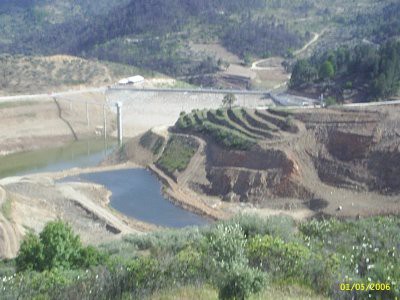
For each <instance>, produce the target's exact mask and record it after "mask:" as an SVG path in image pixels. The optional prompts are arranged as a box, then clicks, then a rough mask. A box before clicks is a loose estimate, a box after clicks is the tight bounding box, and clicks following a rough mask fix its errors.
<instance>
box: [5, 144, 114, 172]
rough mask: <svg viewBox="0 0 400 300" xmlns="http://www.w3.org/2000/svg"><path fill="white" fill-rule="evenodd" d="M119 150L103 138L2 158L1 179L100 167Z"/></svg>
mask: <svg viewBox="0 0 400 300" xmlns="http://www.w3.org/2000/svg"><path fill="white" fill-rule="evenodd" d="M113 149H115V142H114V141H112V142H108V145H105V144H104V141H103V140H101V139H98V140H86V141H77V142H71V143H70V144H67V145H65V146H63V147H58V148H50V149H41V150H37V151H29V152H22V153H15V154H10V155H7V156H3V157H0V178H4V177H9V176H23V175H27V174H32V173H42V172H58V171H62V170H67V169H71V168H76V167H78V168H86V167H93V166H96V165H98V164H99V163H100V162H101V161H102V160H103V159H105V158H106V156H107V155H108V154H110V153H111V152H112V150H113Z"/></svg>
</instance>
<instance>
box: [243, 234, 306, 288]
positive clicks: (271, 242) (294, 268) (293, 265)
mask: <svg viewBox="0 0 400 300" xmlns="http://www.w3.org/2000/svg"><path fill="white" fill-rule="evenodd" d="M248 255H249V258H250V262H251V265H254V266H257V267H259V268H261V269H262V270H264V271H266V272H268V273H271V274H272V275H273V276H274V278H276V279H278V280H284V281H296V280H297V281H302V277H303V275H304V274H303V268H304V266H305V264H306V262H307V261H308V259H309V258H310V257H311V253H310V251H309V249H308V248H306V247H304V246H303V245H301V244H299V243H296V242H288V243H285V242H284V241H283V240H282V239H280V238H279V237H272V236H270V235H265V236H263V237H260V236H258V237H255V238H253V239H251V240H250V241H249V244H248Z"/></svg>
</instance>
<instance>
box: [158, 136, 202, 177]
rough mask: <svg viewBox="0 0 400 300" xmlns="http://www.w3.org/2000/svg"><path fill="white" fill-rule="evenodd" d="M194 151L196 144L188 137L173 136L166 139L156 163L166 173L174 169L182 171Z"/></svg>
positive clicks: (172, 171)
mask: <svg viewBox="0 0 400 300" xmlns="http://www.w3.org/2000/svg"><path fill="white" fill-rule="evenodd" d="M195 152H196V146H195V145H194V144H193V142H191V141H190V140H189V139H187V138H183V137H179V136H173V137H171V138H170V140H169V141H168V143H167V146H166V148H165V150H164V152H163V154H162V155H161V157H160V159H159V160H158V161H157V165H158V166H159V167H161V168H162V169H163V170H166V171H167V172H168V173H174V172H175V171H176V170H178V171H183V170H185V169H186V167H187V166H188V164H189V162H190V160H191V158H192V156H193V155H194V154H195Z"/></svg>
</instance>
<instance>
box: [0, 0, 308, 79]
mask: <svg viewBox="0 0 400 300" xmlns="http://www.w3.org/2000/svg"><path fill="white" fill-rule="evenodd" d="M86 2H87V1H86V0H79V1H78V3H79V5H80V7H83V8H86V9H87V7H89V6H88V3H86ZM124 2H126V1H122V2H121V3H122V4H120V5H117V4H114V6H113V7H111V8H110V10H109V11H108V13H106V14H99V15H96V14H92V15H87V16H82V15H79V14H75V15H72V16H71V17H70V18H69V19H67V20H66V21H65V22H61V23H57V22H56V23H54V24H51V23H50V22H48V21H47V20H46V18H44V19H42V20H41V21H40V23H41V26H39V25H38V24H36V25H37V26H36V25H35V26H34V27H35V30H34V31H31V30H27V31H26V32H20V35H19V39H18V40H15V41H14V42H13V43H8V44H7V43H3V44H2V43H1V42H0V51H1V52H9V53H23V54H44V55H51V54H55V53H65V54H72V55H78V56H84V57H89V58H90V57H94V58H99V59H104V60H110V61H115V62H122V63H129V64H133V65H136V66H141V67H145V68H149V69H153V70H156V71H161V72H164V73H167V74H170V75H188V74H193V73H197V74H198V73H203V74H207V73H211V72H215V71H216V70H217V69H218V64H217V62H216V61H215V60H214V59H211V58H209V57H205V56H203V57H199V56H196V55H194V53H190V51H188V49H184V45H185V42H187V41H188V40H190V38H191V36H190V34H189V33H188V32H191V31H196V30H198V28H211V30H209V31H204V32H206V33H205V34H206V35H207V36H208V37H210V38H222V39H223V41H224V43H225V45H227V46H228V48H229V49H231V50H232V51H233V52H235V53H237V54H239V55H242V56H244V55H246V54H250V55H256V56H265V55H267V54H284V53H285V52H286V51H287V49H288V48H289V47H295V46H298V45H300V41H301V39H300V38H299V37H298V36H297V35H296V34H295V33H290V32H289V30H288V28H287V26H285V25H284V24H279V23H278V22H275V21H272V22H270V23H268V22H267V21H265V20H263V19H260V20H252V18H251V17H250V16H251V15H253V14H254V11H255V10H258V9H262V8H265V6H266V5H267V3H266V2H265V1H262V0H251V1H245V0H231V1H230V0H218V1H211V0H201V1H197V0H169V1H162V0H134V1H129V3H127V4H126V3H124ZM272 2H274V1H272ZM272 4H274V5H276V3H275V2H274V3H272ZM233 15H235V16H239V19H236V17H235V18H232V16H233ZM244 16H246V22H245V24H242V23H243V20H244ZM24 18H25V19H26V20H28V19H29V22H28V24H29V23H30V24H35V21H34V18H35V17H34V16H33V15H32V14H29V13H28V12H26V13H25V15H24ZM46 22H47V23H46ZM36 23H37V22H36ZM184 33H186V34H184ZM182 34H184V35H182ZM244 37H245V38H244ZM286 40H287V41H286ZM249 45H251V47H248V46H249Z"/></svg>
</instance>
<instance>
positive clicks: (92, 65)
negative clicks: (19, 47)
mask: <svg viewBox="0 0 400 300" xmlns="http://www.w3.org/2000/svg"><path fill="white" fill-rule="evenodd" d="M0 72H1V73H0V88H1V92H0V93H4V94H18V93H27V94H28V93H31V92H33V93H40V92H45V93H48V92H50V91H52V90H55V89H65V88H70V87H75V86H80V85H89V86H104V85H110V84H112V83H114V82H116V81H118V80H119V79H120V78H122V77H124V76H131V75H132V74H143V75H145V76H148V77H151V76H154V75H155V73H152V72H147V71H145V70H142V69H139V68H136V67H134V66H127V65H121V64H117V63H110V62H104V61H97V60H86V59H82V58H78V57H74V56H67V55H54V56H47V57H43V56H21V55H13V56H12V55H0Z"/></svg>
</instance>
